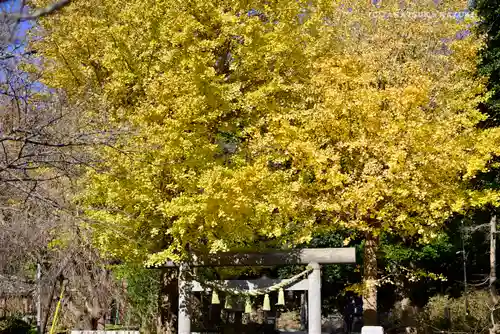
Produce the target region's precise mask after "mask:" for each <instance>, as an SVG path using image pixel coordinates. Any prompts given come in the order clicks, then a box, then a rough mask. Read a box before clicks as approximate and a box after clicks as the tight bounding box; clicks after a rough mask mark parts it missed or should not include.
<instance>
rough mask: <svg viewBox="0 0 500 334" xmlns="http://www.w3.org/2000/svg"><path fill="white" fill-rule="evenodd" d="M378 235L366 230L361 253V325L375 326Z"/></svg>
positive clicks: (376, 320) (376, 319) (376, 322)
mask: <svg viewBox="0 0 500 334" xmlns="http://www.w3.org/2000/svg"><path fill="white" fill-rule="evenodd" d="M378 246H379V238H378V236H374V235H373V233H371V232H367V233H366V237H365V249H364V255H363V267H364V270H363V325H364V326H376V325H377V324H378V316H377V285H376V284H377V278H378V277H377V272H378V268H377V251H378Z"/></svg>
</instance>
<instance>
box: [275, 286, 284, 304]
mask: <svg viewBox="0 0 500 334" xmlns="http://www.w3.org/2000/svg"><path fill="white" fill-rule="evenodd" d="M276 305H279V306H284V305H285V291H283V288H281V289H280V291H279V292H278V302H277V303H276Z"/></svg>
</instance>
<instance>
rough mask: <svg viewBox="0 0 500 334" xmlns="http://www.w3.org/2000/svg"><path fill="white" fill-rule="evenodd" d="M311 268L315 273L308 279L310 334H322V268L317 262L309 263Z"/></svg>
mask: <svg viewBox="0 0 500 334" xmlns="http://www.w3.org/2000/svg"><path fill="white" fill-rule="evenodd" d="M309 266H310V267H312V268H313V271H312V272H311V273H310V274H309V277H308V282H309V290H308V292H307V297H308V298H307V299H308V300H307V311H308V318H309V319H308V321H307V323H308V334H321V267H320V265H319V264H318V263H315V262H313V263H309Z"/></svg>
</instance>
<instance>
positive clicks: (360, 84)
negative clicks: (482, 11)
mask: <svg viewBox="0 0 500 334" xmlns="http://www.w3.org/2000/svg"><path fill="white" fill-rule="evenodd" d="M45 2H46V0H37V1H35V3H36V4H37V5H43V4H44V3H45ZM400 3H401V2H400V1H385V0H384V1H382V2H381V3H379V4H378V5H376V6H375V5H372V4H371V3H370V2H369V1H353V0H328V1H325V0H307V1H306V0H297V1H290V0H275V1H260V0H245V1H243V0H224V1H222V0H183V1H178V0H141V1H139V0H128V1H122V0H113V1H111V0H78V1H74V2H72V4H71V5H69V6H68V7H66V8H65V9H64V10H63V11H62V13H60V14H59V15H55V16H52V17H48V18H44V19H43V20H42V22H41V28H40V29H39V30H38V31H37V32H36V33H37V34H40V35H41V36H43V37H42V38H39V39H38V40H37V42H35V43H33V47H34V48H36V49H37V50H39V52H40V54H41V55H42V56H43V59H44V64H45V66H46V68H47V71H46V72H45V76H44V82H45V83H46V84H47V85H49V86H51V87H55V88H61V89H64V90H65V91H66V92H67V93H68V95H69V97H70V99H71V101H73V103H75V104H80V105H85V106H86V110H87V112H88V114H87V117H88V118H89V124H90V125H89V126H90V127H92V128H93V129H94V130H99V131H103V130H107V129H116V130H119V131H120V133H122V135H121V136H120V137H118V138H117V141H116V143H115V144H114V145H113V147H101V148H98V149H96V152H95V154H96V155H97V156H98V157H99V158H101V160H100V163H99V164H98V168H96V169H89V171H88V174H87V176H86V178H85V180H83V181H82V186H83V193H82V194H81V196H80V197H79V199H80V201H81V205H83V206H84V208H85V211H86V214H87V215H88V217H90V218H91V219H93V220H94V222H95V223H94V224H93V227H94V228H95V231H96V238H97V242H98V244H99V245H100V246H101V249H102V250H103V251H105V252H107V253H108V254H109V255H112V256H117V257H120V258H124V259H147V260H148V261H149V263H151V264H159V263H162V262H164V261H165V260H167V259H172V260H177V259H179V257H182V256H184V255H185V254H186V253H187V252H206V251H212V252H216V251H221V250H228V249H231V248H234V247H242V246H245V245H247V246H250V245H252V244H255V243H256V242H257V241H259V240H269V239H273V240H276V241H278V242H283V243H291V244H293V243H298V242H302V241H306V240H308V238H310V236H311V234H312V233H313V232H315V231H317V230H319V229H335V228H341V227H347V228H354V229H356V230H358V231H361V232H366V231H371V232H373V233H375V234H376V233H377V232H379V231H382V230H384V231H389V232H393V233H398V234H421V235H422V236H423V237H428V236H432V232H433V231H434V230H436V229H439V227H440V226H441V225H442V224H443V222H444V220H445V219H446V218H447V217H449V215H450V214H451V213H452V212H460V211H461V210H464V209H466V208H468V207H470V206H471V205H482V204H484V203H487V202H488V203H491V202H493V203H496V201H497V199H498V196H497V194H496V193H493V192H477V191H474V190H470V189H468V188H467V187H466V181H467V180H469V179H471V178H474V176H475V175H476V174H477V173H478V172H480V171H483V170H485V169H486V168H487V163H488V161H489V160H490V158H491V156H492V154H494V153H498V150H499V147H500V146H499V145H498V144H499V133H498V131H497V129H490V130H482V129H480V128H479V127H477V124H478V122H480V121H481V120H483V119H485V115H483V114H481V113H480V112H479V111H478V110H477V105H478V103H479V102H481V101H483V100H484V98H485V93H484V92H485V83H486V80H485V79H484V78H480V77H477V76H476V63H477V59H476V57H477V52H478V50H479V49H480V48H481V46H482V40H481V38H480V37H478V36H475V35H473V34H472V35H469V36H467V37H464V38H455V36H456V34H457V33H458V32H460V31H463V30H466V29H470V27H471V24H473V23H474V22H473V21H471V19H470V18H465V19H464V20H457V19H455V18H450V17H449V16H446V15H443V13H447V12H448V11H456V10H461V9H463V8H465V6H466V2H465V1H456V0H450V1H446V4H441V5H439V6H438V5H435V3H434V2H433V1H418V2H411V3H410V2H409V1H408V3H407V4H406V7H405V8H404V9H401V8H399V5H400ZM423 12H425V13H427V14H428V15H427V14H426V15H427V16H423V15H413V14H414V13H423ZM431 14H436V15H431ZM464 181H465V182H464Z"/></svg>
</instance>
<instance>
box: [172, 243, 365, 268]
mask: <svg viewBox="0 0 500 334" xmlns="http://www.w3.org/2000/svg"><path fill="white" fill-rule="evenodd" d="M309 263H318V264H342V263H343V264H348V263H356V249H355V248H353V247H348V248H304V249H292V250H279V251H271V252H269V251H266V252H262V253H259V252H251V253H236V252H230V253H218V254H213V255H211V256H210V257H206V258H203V259H200V260H198V261H195V262H194V263H190V266H195V267H240V266H276V265H283V264H309ZM178 266H179V264H177V263H174V262H170V261H169V262H167V263H166V264H164V265H163V267H169V268H171V267H178Z"/></svg>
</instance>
